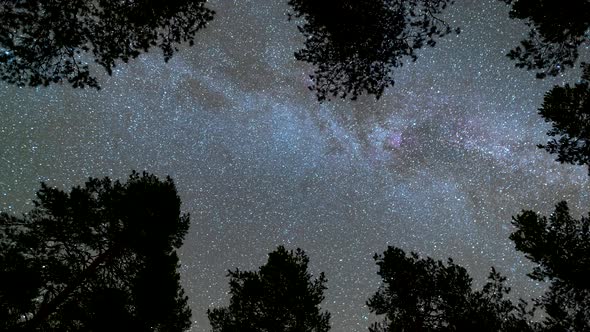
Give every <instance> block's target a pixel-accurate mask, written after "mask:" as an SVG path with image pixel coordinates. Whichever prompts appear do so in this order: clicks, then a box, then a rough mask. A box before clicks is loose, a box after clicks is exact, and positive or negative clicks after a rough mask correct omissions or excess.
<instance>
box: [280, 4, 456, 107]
mask: <svg viewBox="0 0 590 332" xmlns="http://www.w3.org/2000/svg"><path fill="white" fill-rule="evenodd" d="M452 2H453V1H451V0H412V1H401V0H325V1H315V0H289V5H290V6H291V7H292V9H293V12H292V13H291V17H293V16H294V17H296V18H301V19H302V21H303V22H302V23H300V24H299V25H298V29H299V31H300V32H301V33H302V34H303V35H304V36H305V47H304V48H303V49H301V50H299V51H297V52H296V53H295V57H296V58H297V59H298V60H301V61H305V62H309V63H311V64H312V65H314V66H315V70H314V73H313V75H311V76H310V77H311V79H312V80H313V85H312V86H311V87H310V89H311V90H313V91H315V92H316V94H317V97H318V100H320V101H323V100H326V99H329V98H330V97H337V98H346V97H350V98H351V99H353V100H354V99H356V98H357V97H358V96H360V95H362V94H364V93H367V94H372V95H375V96H376V97H377V98H379V97H380V96H381V94H383V91H384V89H385V88H387V87H389V86H393V84H394V76H393V71H394V69H395V68H397V67H400V66H402V64H403V61H404V59H406V58H409V59H411V60H412V61H415V60H416V59H417V55H416V50H418V49H420V48H422V47H423V46H426V45H428V46H434V45H435V44H436V39H437V38H438V37H442V36H444V35H446V34H448V33H450V32H451V31H452V30H453V29H452V28H451V27H450V26H449V25H448V24H447V23H445V22H444V21H443V20H441V19H440V18H439V17H438V16H439V14H441V13H442V12H443V10H444V9H445V8H446V7H447V5H449V4H451V3H452ZM455 31H456V32H458V29H456V30H455Z"/></svg>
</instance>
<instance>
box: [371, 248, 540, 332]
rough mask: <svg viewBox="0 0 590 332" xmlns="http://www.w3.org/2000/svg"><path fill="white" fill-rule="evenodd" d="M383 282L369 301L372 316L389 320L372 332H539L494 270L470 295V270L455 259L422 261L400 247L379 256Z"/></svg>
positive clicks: (523, 305)
mask: <svg viewBox="0 0 590 332" xmlns="http://www.w3.org/2000/svg"><path fill="white" fill-rule="evenodd" d="M374 258H375V261H376V262H377V265H378V266H379V271H378V272H377V273H378V274H379V275H380V276H381V278H382V279H383V283H382V284H381V286H380V287H379V289H378V291H377V292H376V293H375V294H373V295H372V296H371V297H370V298H369V300H368V301H367V305H368V307H369V309H370V311H371V312H372V313H375V314H377V315H385V317H384V319H383V320H382V321H381V322H377V323H374V324H372V325H371V327H370V328H369V331H371V332H385V331H490V332H491V331H494V332H497V331H515V332H516V331H535V329H536V328H537V326H536V324H534V323H529V320H530V319H531V318H532V316H533V312H532V311H528V310H527V303H526V302H524V301H522V300H521V301H520V303H519V304H518V305H515V304H513V303H512V301H510V300H509V299H507V298H506V296H507V295H508V294H509V292H510V289H509V288H508V287H506V286H505V285H504V282H505V280H506V278H505V277H502V276H501V275H500V274H499V273H498V272H497V271H496V270H494V269H493V268H492V271H491V272H490V275H489V277H488V282H487V283H486V284H485V286H484V287H483V289H482V290H479V291H474V290H472V285H471V278H470V277H469V275H468V274H467V271H466V270H465V269H464V268H463V267H461V266H459V265H456V264H455V263H454V262H453V261H452V260H451V259H449V260H448V262H447V263H446V264H444V263H443V262H442V261H435V260H434V259H432V258H430V257H427V258H420V257H419V256H418V254H416V253H411V254H410V255H406V253H405V252H404V251H403V250H402V249H399V248H396V247H391V246H390V247H388V248H387V250H386V251H385V252H384V253H383V255H375V257H374Z"/></svg>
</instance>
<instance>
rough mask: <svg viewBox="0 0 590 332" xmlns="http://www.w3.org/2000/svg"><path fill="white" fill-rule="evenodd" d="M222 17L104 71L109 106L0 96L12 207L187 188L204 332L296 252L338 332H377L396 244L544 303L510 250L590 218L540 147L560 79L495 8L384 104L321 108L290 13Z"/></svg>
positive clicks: (227, 9)
mask: <svg viewBox="0 0 590 332" xmlns="http://www.w3.org/2000/svg"><path fill="white" fill-rule="evenodd" d="M210 7H211V8H213V9H214V10H216V12H217V15H216V17H215V20H214V21H213V22H212V23H211V24H210V26H209V27H208V28H207V29H205V30H203V31H201V32H200V33H198V35H197V39H196V45H195V46H194V47H192V48H189V47H188V46H186V47H185V46H183V47H182V48H181V50H180V52H178V53H177V54H176V55H175V56H174V58H173V59H172V60H171V61H170V62H169V63H167V64H165V63H164V61H163V58H162V55H161V53H160V52H159V51H157V50H154V51H152V52H150V53H148V54H145V55H142V56H141V57H140V58H138V59H136V60H134V61H132V62H130V63H129V64H122V65H120V66H118V67H117V69H116V70H115V71H114V73H113V76H112V77H108V76H106V74H103V73H102V72H99V81H100V83H101V85H102V87H103V89H102V90H100V91H98V92H97V91H94V90H75V89H72V88H71V87H69V86H67V85H63V86H61V85H56V86H51V87H49V88H37V89H35V88H17V87H14V86H9V85H7V84H5V83H0V157H1V159H0V210H3V211H8V212H11V213H21V212H26V211H28V210H30V209H31V208H32V204H31V200H32V199H33V198H34V193H35V192H36V191H37V190H38V189H39V182H40V181H46V182H48V183H49V184H50V185H54V186H57V187H59V188H63V189H69V188H71V187H72V186H74V185H77V184H82V183H83V182H84V181H85V180H86V179H87V178H88V177H90V176H92V177H103V176H110V177H112V178H119V179H123V180H124V179H125V178H126V177H127V176H128V175H129V173H130V172H131V170H132V169H136V170H147V171H149V172H152V173H155V174H157V175H159V176H165V175H170V176H172V178H173V179H174V180H175V182H176V185H177V188H178V190H179V194H180V196H181V199H182V201H183V210H184V211H185V212H188V213H190V214H191V221H192V225H191V229H190V231H189V234H188V235H187V237H186V239H185V244H184V246H183V247H182V249H181V250H180V256H181V261H182V267H181V272H182V276H183V284H184V286H185V289H186V291H187V294H188V296H189V298H190V304H191V307H192V310H193V322H194V326H193V330H192V331H207V330H208V329H209V323H208V320H207V318H206V314H205V312H206V310H207V308H210V307H215V306H222V305H227V304H228V297H227V295H226V292H227V291H228V288H229V287H228V283H227V281H228V279H227V278H226V274H227V270H228V269H234V268H236V267H238V268H240V269H242V270H252V269H256V268H258V267H259V266H260V265H262V264H264V263H265V262H266V258H267V253H268V252H270V251H272V250H274V249H275V248H276V247H277V246H278V245H280V244H284V245H285V246H286V247H287V248H289V249H294V248H296V247H301V248H302V249H304V250H305V251H306V252H307V254H308V255H309V257H310V259H311V271H312V273H314V274H315V275H317V274H318V273H319V272H320V271H324V272H325V273H326V276H327V278H328V290H327V291H326V293H325V295H326V300H325V301H324V302H323V304H322V307H323V308H325V309H327V310H329V311H330V312H331V313H332V320H331V322H332V325H333V331H345V332H346V331H362V330H366V329H367V327H368V325H369V322H370V321H371V320H372V319H373V318H372V317H371V315H370V314H369V311H368V308H367V307H366V305H365V301H366V299H367V298H368V297H369V296H370V295H371V294H372V293H374V292H375V291H376V289H377V287H378V285H379V281H380V279H379V277H378V276H377V275H376V271H377V266H376V265H375V263H374V261H373V258H372V256H373V254H374V253H375V252H379V253H381V252H383V251H384V250H385V249H386V247H387V245H394V246H398V247H401V248H402V249H404V250H406V251H411V250H413V251H417V252H418V253H419V254H421V255H428V256H431V257H433V258H436V259H445V260H446V258H447V257H449V256H450V257H453V259H454V260H455V262H456V263H458V264H460V265H463V266H465V267H466V268H467V269H468V271H469V272H470V273H471V275H472V276H473V278H474V284H475V285H476V286H480V285H482V284H483V282H484V281H485V276H487V274H488V272H489V267H490V266H492V265H493V266H495V267H496V268H497V269H498V270H499V271H500V272H501V273H503V274H504V275H506V276H507V277H508V283H509V285H510V286H512V287H513V289H514V291H515V292H516V295H518V296H524V297H528V296H530V295H539V294H540V292H541V291H542V290H543V287H542V285H537V284H536V283H534V282H532V281H530V280H529V279H528V278H527V277H526V275H525V274H526V273H527V272H528V271H529V270H530V268H531V265H530V264H529V263H528V262H527V260H526V259H525V258H524V256H523V255H522V254H520V253H518V252H516V250H515V249H514V245H513V243H512V242H511V241H510V240H508V235H509V234H510V232H511V230H512V226H511V224H510V221H511V216H513V215H516V214H517V213H519V212H520V211H521V210H522V209H531V210H535V211H539V212H541V213H543V214H548V213H549V212H551V211H552V210H553V207H554V205H555V203H557V202H558V201H560V200H567V201H568V202H569V204H570V207H571V208H572V211H573V215H574V216H575V217H576V218H579V217H580V215H581V214H582V213H586V212H587V210H588V209H587V207H588V203H589V202H590V196H589V194H588V193H589V189H590V182H589V181H588V176H587V169H585V168H584V167H581V166H571V165H560V164H559V163H557V162H555V161H553V159H554V157H553V156H551V155H549V154H547V153H546V152H544V151H543V150H540V149H537V148H536V147H535V146H536V145H537V144H539V143H544V142H546V136H545V132H546V131H547V129H548V128H549V126H548V124H546V123H544V122H543V119H542V118H541V117H540V116H539V115H538V114H537V108H538V107H539V106H540V105H541V102H542V98H543V94H544V93H545V92H546V91H548V90H549V89H550V88H551V87H552V86H553V85H554V84H563V83H564V82H575V81H576V79H577V78H579V73H577V72H575V71H568V72H567V73H566V75H565V76H562V77H557V78H551V79H546V80H537V79H535V75H534V73H533V72H527V71H525V70H520V69H516V68H514V63H512V62H511V61H510V60H509V59H508V58H506V57H505V54H506V53H507V51H508V50H509V49H511V48H512V47H514V46H516V45H517V44H518V41H519V40H520V39H523V38H524V36H525V34H526V27H525V25H524V24H523V23H521V22H518V21H512V20H510V19H509V18H508V9H509V8H508V6H505V5H504V4H502V3H501V2H500V1H497V0H489V1H481V0H458V1H457V3H456V4H455V5H454V6H453V7H451V8H450V9H449V10H448V11H447V12H446V15H445V16H444V18H445V20H447V21H448V22H449V23H451V24H452V25H455V26H457V25H458V26H460V27H461V28H462V33H461V34H460V35H458V36H456V35H450V36H447V37H445V38H443V39H440V40H439V42H438V44H437V46H436V47H435V48H426V49H423V50H421V51H419V53H418V55H419V59H418V61H417V62H415V63H411V62H406V65H405V66H404V67H403V68H401V69H399V70H397V71H396V73H395V78H396V84H395V86H394V87H393V88H389V89H388V90H386V92H385V93H384V95H383V96H382V98H381V99H379V100H375V98H374V97H362V98H360V99H359V100H357V101H348V100H336V101H331V102H325V103H322V104H320V103H318V102H317V100H316V97H315V95H314V93H313V92H310V91H309V90H308V89H307V86H308V85H309V83H310V81H309V79H308V75H309V74H311V72H312V67H310V66H309V65H308V64H305V63H301V62H298V61H296V60H295V59H294V57H293V53H294V52H295V51H296V50H297V49H298V48H300V47H302V46H303V37H302V36H301V35H300V34H299V32H298V31H297V28H296V22H292V21H291V22H289V21H288V20H287V16H286V13H287V11H288V10H289V7H288V6H287V0H283V1H271V0H239V1H238V0H235V1H229V0H215V1H211V2H210Z"/></svg>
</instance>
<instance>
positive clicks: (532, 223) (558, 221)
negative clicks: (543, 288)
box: [510, 202, 590, 331]
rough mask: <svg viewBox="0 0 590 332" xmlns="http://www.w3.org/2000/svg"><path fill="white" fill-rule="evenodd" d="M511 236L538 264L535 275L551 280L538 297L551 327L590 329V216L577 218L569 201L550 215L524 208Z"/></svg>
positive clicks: (557, 207) (543, 279)
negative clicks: (571, 209)
mask: <svg viewBox="0 0 590 332" xmlns="http://www.w3.org/2000/svg"><path fill="white" fill-rule="evenodd" d="M513 224H514V226H516V231H515V232H514V233H512V235H511V236H510V239H511V240H512V241H514V243H515V245H516V249H517V250H519V251H522V252H524V253H525V254H526V257H527V258H528V259H530V260H531V261H532V262H533V263H535V264H536V266H535V268H534V269H533V271H532V273H530V274H529V276H530V277H531V278H533V279H534V280H538V281H549V282H550V285H549V290H548V291H547V292H546V293H545V294H544V295H543V296H542V297H541V298H540V299H539V300H538V301H537V306H539V307H540V308H542V309H543V310H544V311H545V313H546V314H547V317H546V318H545V321H544V322H543V324H544V326H545V328H546V330H547V331H590V282H588V276H589V275H590V218H589V217H582V218H581V219H579V220H577V219H574V218H573V217H572V216H571V215H570V212H569V208H568V206H567V204H566V202H560V203H558V204H557V206H556V207H555V212H554V213H553V214H551V216H549V218H547V217H544V216H540V215H539V214H537V213H535V212H533V211H523V212H522V213H521V214H519V215H518V216H516V217H515V218H513Z"/></svg>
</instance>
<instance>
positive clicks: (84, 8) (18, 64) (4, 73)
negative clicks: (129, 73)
mask: <svg viewBox="0 0 590 332" xmlns="http://www.w3.org/2000/svg"><path fill="white" fill-rule="evenodd" d="M205 2H206V1H205V0H167V1H154V0H136V1H121V0H98V1H90V0H44V1H40V0H19V1H0V21H1V22H2V24H1V25H0V78H1V79H2V80H4V81H6V82H9V83H12V84H16V85H19V86H24V85H30V86H39V85H44V86H47V85H49V84H52V83H61V82H67V83H69V84H71V85H72V86H73V87H76V88H83V87H85V86H89V87H93V88H99V83H98V81H97V79H96V77H95V76H93V75H91V73H90V68H89V64H88V62H92V61H94V62H96V63H97V64H99V65H100V66H102V67H103V68H104V69H105V70H106V71H107V73H108V74H109V75H110V74H111V73H112V69H113V67H115V66H116V64H117V62H118V61H123V62H127V61H129V60H130V59H133V58H136V57H137V56H139V55H140V54H141V53H142V52H147V51H148V50H149V49H150V48H152V47H158V48H160V49H161V50H162V52H163V54H164V60H165V61H168V60H169V59H170V58H171V57H172V55H173V54H174V52H176V51H177V50H178V46H177V45H178V44H179V43H182V42H188V43H189V44H190V45H192V44H193V43H194V36H195V33H196V32H197V31H198V30H200V29H202V28H204V27H205V26H206V24H207V23H208V22H209V21H211V20H212V19H213V14H214V13H213V11H211V10H210V9H208V8H207V7H205Z"/></svg>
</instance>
